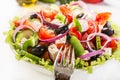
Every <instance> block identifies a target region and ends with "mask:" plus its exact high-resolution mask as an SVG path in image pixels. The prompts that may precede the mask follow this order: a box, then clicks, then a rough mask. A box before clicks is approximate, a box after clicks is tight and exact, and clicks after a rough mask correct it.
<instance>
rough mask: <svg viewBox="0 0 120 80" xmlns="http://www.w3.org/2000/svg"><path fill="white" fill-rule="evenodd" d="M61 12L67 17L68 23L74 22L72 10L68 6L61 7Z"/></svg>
mask: <svg viewBox="0 0 120 80" xmlns="http://www.w3.org/2000/svg"><path fill="white" fill-rule="evenodd" d="M60 11H61V12H62V14H63V15H65V16H66V17H67V20H68V23H70V22H72V20H73V17H72V13H71V10H70V9H69V8H68V7H67V6H66V5H61V6H60Z"/></svg>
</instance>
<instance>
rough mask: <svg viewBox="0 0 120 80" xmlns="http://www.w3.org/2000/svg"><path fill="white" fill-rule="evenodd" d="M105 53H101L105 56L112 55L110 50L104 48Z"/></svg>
mask: <svg viewBox="0 0 120 80" xmlns="http://www.w3.org/2000/svg"><path fill="white" fill-rule="evenodd" d="M104 49H105V52H104V53H103V55H105V54H107V55H112V49H111V48H104Z"/></svg>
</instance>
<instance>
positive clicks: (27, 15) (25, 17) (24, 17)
mask: <svg viewBox="0 0 120 80" xmlns="http://www.w3.org/2000/svg"><path fill="white" fill-rule="evenodd" d="M33 14H37V12H30V13H27V14H25V15H24V16H23V17H22V19H21V21H20V25H23V23H24V22H25V20H26V19H28V18H29V16H30V15H33Z"/></svg>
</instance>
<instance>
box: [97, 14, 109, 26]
mask: <svg viewBox="0 0 120 80" xmlns="http://www.w3.org/2000/svg"><path fill="white" fill-rule="evenodd" d="M110 16H111V13H110V12H104V13H98V14H97V16H96V21H97V22H98V23H99V24H101V25H104V24H105V23H106V21H107V20H108V19H109V18H110Z"/></svg>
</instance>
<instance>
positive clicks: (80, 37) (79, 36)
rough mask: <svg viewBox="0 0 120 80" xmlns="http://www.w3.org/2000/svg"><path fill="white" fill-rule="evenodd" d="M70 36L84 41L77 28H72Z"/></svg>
mask: <svg viewBox="0 0 120 80" xmlns="http://www.w3.org/2000/svg"><path fill="white" fill-rule="evenodd" d="M70 34H72V35H74V36H76V37H77V38H78V39H79V40H81V39H82V34H81V33H80V32H79V31H78V30H77V27H72V28H70Z"/></svg>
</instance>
